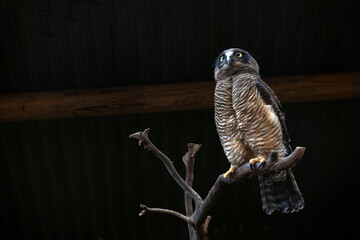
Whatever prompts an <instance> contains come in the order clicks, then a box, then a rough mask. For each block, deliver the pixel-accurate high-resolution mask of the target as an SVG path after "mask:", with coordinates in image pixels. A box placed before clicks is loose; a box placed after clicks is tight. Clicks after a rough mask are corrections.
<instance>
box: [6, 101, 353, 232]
mask: <svg viewBox="0 0 360 240" xmlns="http://www.w3.org/2000/svg"><path fill="white" fill-rule="evenodd" d="M359 107H360V100H353V101H336V102H335V101H334V102H319V103H301V104H289V105H285V106H284V111H285V113H286V117H287V124H288V128H289V132H290V134H291V137H292V140H293V146H294V147H295V146H305V147H306V148H307V150H306V153H305V155H304V158H303V160H302V161H301V162H300V163H299V164H298V165H297V166H296V167H295V168H294V169H293V170H294V173H295V176H296V179H297V181H298V184H299V187H300V189H301V191H302V193H303V195H304V197H305V201H306V206H305V209H304V210H303V211H301V212H299V213H294V214H288V215H287V214H279V213H275V214H273V215H271V216H267V215H266V214H265V213H264V212H262V210H261V200H260V194H259V187H258V183H257V178H256V177H253V178H251V179H249V181H246V182H244V183H242V184H237V185H234V186H230V187H228V188H227V189H226V191H225V192H224V194H223V196H222V197H221V199H220V200H219V202H218V203H217V205H216V207H215V208H214V210H213V213H212V215H213V219H212V221H211V224H210V234H211V236H212V239H240V238H241V239H244V238H245V239H265V238H266V239H269V238H270V239H272V238H275V237H276V238H277V239H288V238H289V237H290V236H291V238H292V239H303V238H310V237H312V236H314V234H315V235H317V236H318V237H319V238H322V239H324V238H326V237H333V236H337V237H341V238H342V237H344V236H346V235H347V236H351V238H355V237H356V236H357V237H358V236H359V230H358V228H357V227H358V226H359V209H358V207H357V203H358V202H359V200H360V199H359V196H358V189H359V180H358V175H359V173H358V169H359V156H358V148H359V136H360V128H359V127H358V124H359V123H358V121H359V120H358V118H357V116H356V115H357V112H358V110H359ZM147 127H150V128H151V131H150V138H151V140H152V141H153V142H154V143H155V144H156V145H157V146H158V147H159V148H160V149H161V150H162V151H163V152H164V153H166V154H167V155H168V156H169V157H170V158H171V159H172V161H174V165H175V167H176V168H177V169H178V171H179V172H180V173H181V174H182V175H184V167H183V164H182V160H181V157H182V156H183V154H184V153H185V152H186V150H187V148H186V144H187V143H188V142H195V143H201V144H202V145H203V146H202V148H201V150H200V152H199V153H198V156H197V158H196V162H195V181H194V188H195V189H196V190H197V191H198V192H199V193H200V194H201V196H202V197H205V196H206V194H207V192H208V190H209V189H210V188H211V186H212V184H213V183H214V182H215V180H216V178H217V176H218V175H219V174H221V173H224V172H225V171H226V170H227V169H228V167H229V164H228V162H227V160H226V158H225V156H224V154H223V152H222V149H221V146H220V143H219V140H218V137H217V134H216V129H215V125H214V121H213V110H201V111H191V112H171V113H156V114H143V115H130V116H111V117H94V118H74V119H56V120H44V121H28V122H11V123H1V124H0V133H1V134H0V184H1V185H0V217H1V218H0V219H1V225H0V226H1V230H0V232H1V239H186V237H187V227H186V224H185V223H184V222H182V221H181V220H178V219H176V218H175V217H173V216H167V215H161V214H146V215H145V216H143V217H138V213H139V212H140V210H141V209H140V208H139V204H140V203H144V204H146V205H148V206H151V207H164V208H169V209H174V210H177V211H180V212H184V204H183V192H182V190H181V189H180V188H179V187H178V186H177V185H176V184H175V183H174V181H173V179H172V178H171V177H170V176H169V174H168V173H167V171H166V169H165V167H164V166H163V165H162V163H161V161H160V160H158V159H157V158H155V157H154V156H153V155H152V154H148V153H146V152H145V151H144V150H143V149H142V148H139V147H138V145H137V142H136V141H135V140H133V139H129V138H128V135H129V134H131V133H134V132H137V131H140V130H144V129H145V128H147Z"/></svg>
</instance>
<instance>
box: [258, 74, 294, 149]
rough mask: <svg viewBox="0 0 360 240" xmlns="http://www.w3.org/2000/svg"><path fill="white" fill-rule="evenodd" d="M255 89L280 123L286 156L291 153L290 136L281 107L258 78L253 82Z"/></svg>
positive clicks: (275, 97) (268, 88) (270, 91)
mask: <svg viewBox="0 0 360 240" xmlns="http://www.w3.org/2000/svg"><path fill="white" fill-rule="evenodd" d="M255 87H256V89H257V91H258V92H259V93H260V96H261V98H262V99H263V101H264V102H265V104H266V105H270V106H271V107H272V108H273V110H274V111H275V113H276V116H277V117H278V119H279V121H280V125H281V129H282V134H283V143H284V145H285V146H286V148H287V152H288V154H290V153H291V152H292V148H291V146H290V142H291V140H290V136H289V133H288V130H287V127H286V124H285V115H284V112H283V110H282V107H281V104H280V101H279V99H278V97H277V96H276V95H275V93H274V92H273V90H272V89H271V88H270V87H269V86H268V85H267V84H266V83H265V82H264V81H262V80H261V79H260V78H258V79H257V80H256V81H255Z"/></svg>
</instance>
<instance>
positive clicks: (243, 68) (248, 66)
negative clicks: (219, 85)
mask: <svg viewBox="0 0 360 240" xmlns="http://www.w3.org/2000/svg"><path fill="white" fill-rule="evenodd" d="M214 67H215V70H214V73H215V78H216V79H217V76H218V77H221V76H223V77H232V76H235V75H238V74H241V73H255V74H259V65H258V64H257V62H256V60H255V59H254V58H253V57H252V56H251V55H250V54H249V53H248V52H247V51H245V50H242V49H240V48H230V49H227V50H225V51H223V52H222V53H221V54H220V55H219V56H218V58H217V59H216V61H215V63H214Z"/></svg>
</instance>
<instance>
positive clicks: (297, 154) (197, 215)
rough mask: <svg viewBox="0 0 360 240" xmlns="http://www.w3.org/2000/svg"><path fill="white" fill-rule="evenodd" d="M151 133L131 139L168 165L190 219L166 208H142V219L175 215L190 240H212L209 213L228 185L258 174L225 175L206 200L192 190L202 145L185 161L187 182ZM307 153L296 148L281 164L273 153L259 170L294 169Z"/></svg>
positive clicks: (243, 169) (248, 171)
mask: <svg viewBox="0 0 360 240" xmlns="http://www.w3.org/2000/svg"><path fill="white" fill-rule="evenodd" d="M149 130H150V129H145V130H144V131H143V132H137V133H134V134H131V135H130V136H129V137H130V138H135V139H137V140H139V145H142V144H144V148H145V149H146V150H148V151H150V152H152V153H154V154H155V156H157V157H158V158H159V159H160V160H161V161H162V162H163V163H164V164H165V166H166V168H167V170H168V171H169V173H170V174H171V176H172V177H173V178H174V179H175V181H176V182H177V183H178V185H179V186H180V187H181V188H182V189H183V190H184V191H185V208H186V215H187V216H185V215H183V214H181V213H179V212H176V211H173V210H168V209H162V208H149V207H147V206H145V205H140V207H141V208H142V209H143V210H142V211H141V212H140V214H139V215H140V216H142V215H144V214H145V213H146V212H161V213H167V214H171V215H174V216H176V217H178V218H180V219H182V220H184V221H185V222H187V223H188V227H189V236H190V239H196V240H202V239H208V236H207V231H208V226H209V222H210V220H211V217H210V216H208V213H209V211H210V210H211V208H212V207H213V206H214V205H215V203H216V200H217V199H218V198H219V196H220V194H221V192H222V190H223V188H224V186H225V185H226V184H233V183H236V182H240V181H243V180H244V179H246V178H247V177H248V176H249V175H250V174H251V173H253V172H254V170H253V169H251V167H250V164H249V163H247V164H244V165H242V166H241V167H239V168H238V169H237V170H236V171H235V173H234V177H233V178H225V177H224V174H221V175H219V177H218V178H217V180H216V182H215V183H214V185H213V187H212V188H211V189H210V191H209V193H208V195H207V196H206V198H205V199H204V200H202V198H201V197H200V195H199V194H198V193H197V192H196V191H195V190H194V189H193V188H192V187H191V186H192V181H193V176H194V159H195V154H196V152H197V151H198V150H199V149H200V147H201V145H200V144H188V152H187V153H186V154H185V155H184V157H183V162H184V164H185V167H186V179H185V181H184V180H183V179H182V178H181V176H180V175H179V173H178V172H177V171H176V169H175V168H174V166H173V164H172V162H171V160H170V159H169V158H168V157H167V156H166V155H165V154H164V153H162V152H161V151H159V150H158V149H157V148H156V147H155V146H154V144H153V143H152V142H151V141H150V140H149V138H148V133H149ZM304 152H305V148H304V147H296V149H295V151H294V152H292V153H291V154H290V155H289V156H287V157H286V158H284V159H282V160H281V161H277V160H278V158H277V153H276V152H272V153H271V154H270V156H269V158H268V159H267V160H266V164H265V166H264V167H263V168H260V167H259V166H258V165H256V166H255V169H257V171H259V172H261V173H265V174H266V173H274V172H280V171H282V170H284V169H287V168H290V167H293V166H294V165H295V164H296V163H297V162H299V161H300V160H301V158H302V156H303V155H304ZM191 199H193V200H194V202H195V211H194V210H193V206H192V202H191Z"/></svg>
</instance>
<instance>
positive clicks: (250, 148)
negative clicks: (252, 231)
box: [214, 48, 304, 214]
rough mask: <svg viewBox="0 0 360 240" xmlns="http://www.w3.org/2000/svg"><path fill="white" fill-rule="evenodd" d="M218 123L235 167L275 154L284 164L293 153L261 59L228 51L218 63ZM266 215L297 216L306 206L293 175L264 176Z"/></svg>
mask: <svg viewBox="0 0 360 240" xmlns="http://www.w3.org/2000/svg"><path fill="white" fill-rule="evenodd" d="M214 75H215V80H216V88H215V123H216V127H217V132H218V134H219V137H220V141H221V144H222V146H223V149H224V152H225V155H226V156H227V158H228V160H229V162H230V163H231V166H235V167H237V166H241V165H242V164H245V163H247V162H248V161H249V160H250V159H252V158H259V157H260V158H262V159H267V157H268V156H269V154H270V153H271V152H272V151H277V152H278V157H279V160H280V161H281V159H282V158H283V157H285V156H287V155H288V154H289V153H290V152H291V151H292V150H291V146H290V138H289V135H288V132H287V128H286V125H285V117H284V114H283V112H282V110H281V105H280V102H279V100H278V98H277V97H276V95H275V94H274V93H273V91H272V90H271V89H270V87H268V86H267V85H266V83H264V82H263V81H262V80H261V78H260V75H259V66H258V64H257V62H256V61H255V59H254V58H253V57H252V56H251V55H250V54H249V53H248V52H246V51H244V50H241V49H235V48H233V49H228V50H225V51H224V52H223V53H221V54H220V55H219V57H218V59H217V61H216V63H215V71H214ZM259 181H260V190H261V196H262V202H263V209H264V210H265V211H266V212H267V213H268V214H271V213H272V212H273V211H274V210H280V211H282V212H293V211H298V210H299V209H302V208H303V206H304V201H303V198H302V196H301V193H300V191H299V189H298V187H297V184H296V181H295V178H294V176H293V174H292V172H291V169H288V170H284V171H282V172H280V173H279V174H274V175H268V176H263V175H261V174H259Z"/></svg>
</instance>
